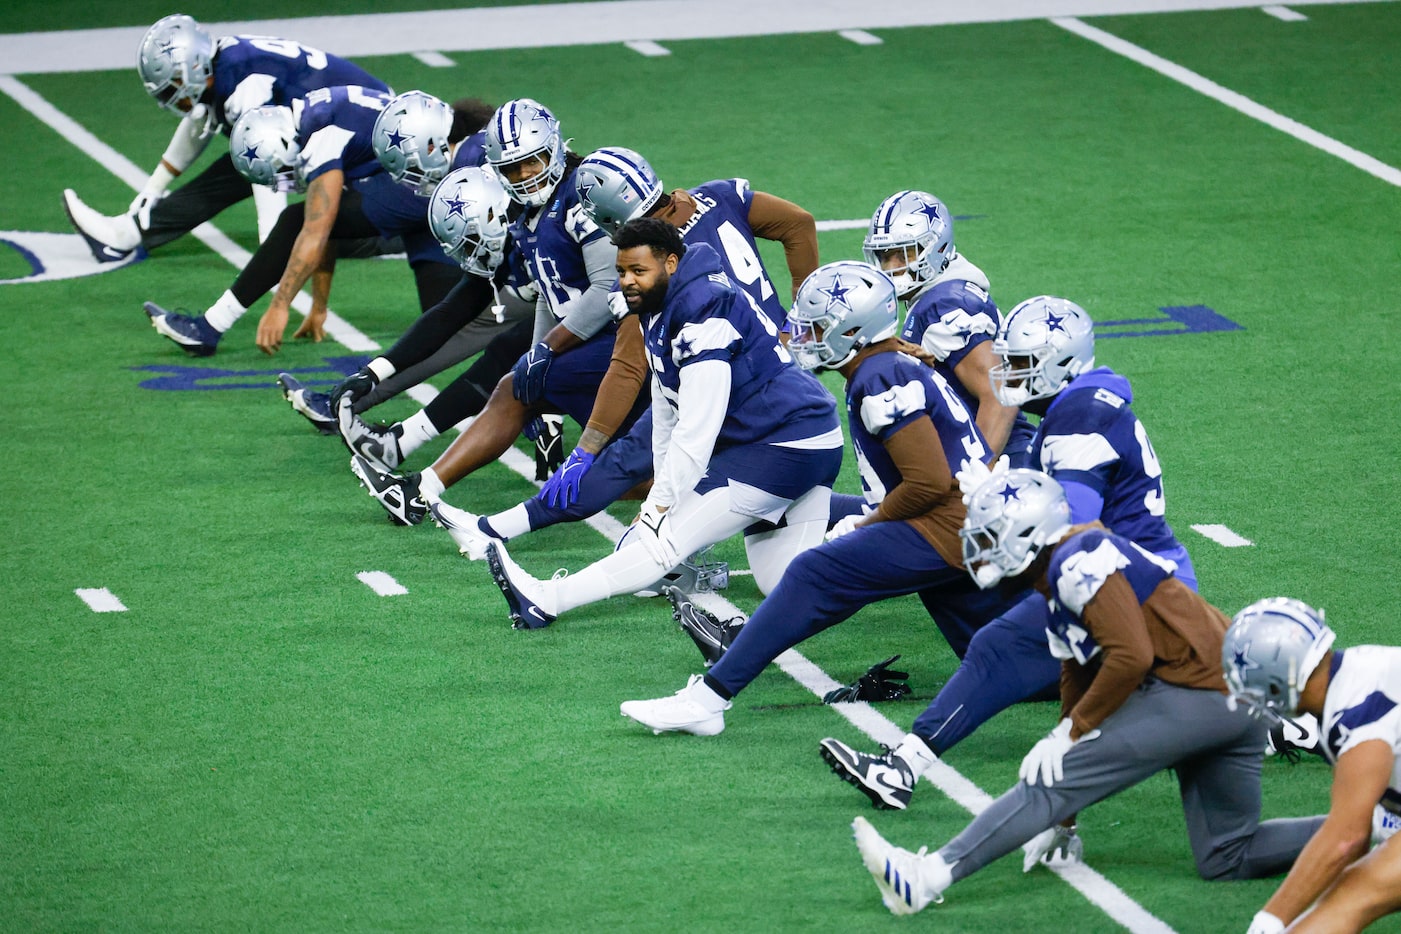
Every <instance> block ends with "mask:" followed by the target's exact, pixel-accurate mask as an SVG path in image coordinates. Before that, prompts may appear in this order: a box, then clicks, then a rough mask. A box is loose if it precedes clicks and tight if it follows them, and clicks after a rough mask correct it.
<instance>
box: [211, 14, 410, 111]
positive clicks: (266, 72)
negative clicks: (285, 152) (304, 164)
mask: <svg viewBox="0 0 1401 934" xmlns="http://www.w3.org/2000/svg"><path fill="white" fill-rule="evenodd" d="M346 85H355V86H357V87H363V88H374V89H375V90H378V91H388V90H389V85H387V84H385V83H384V82H383V81H381V80H379V79H378V78H376V77H375V76H374V75H372V74H370V73H369V72H367V71H366V70H365V69H363V68H361V67H360V66H359V65H354V64H351V63H350V62H348V61H346V60H345V59H343V58H341V57H340V56H337V55H328V54H326V53H325V52H322V51H321V50H320V49H312V48H308V47H307V46H304V45H302V44H301V43H300V42H294V41H292V40H291V39H274V38H271V37H269V36H223V37H221V38H220V39H219V41H218V44H217V46H216V48H215V50H214V89H213V94H212V99H211V100H210V105H211V106H212V107H213V110H214V119H215V120H216V121H217V122H218V123H219V125H220V126H221V127H222V128H223V129H224V130H225V132H227V131H228V130H229V129H230V128H231V127H232V126H233V125H234V124H235V123H237V122H238V118H239V117H240V116H242V115H243V113H244V111H247V110H251V109H253V108H254V107H261V106H262V105H264V104H276V105H277V106H279V107H290V106H292V101H294V100H296V99H298V98H300V97H305V96H306V95H307V94H309V93H311V92H312V91H315V90H316V89H317V88H332V87H343V86H346Z"/></svg>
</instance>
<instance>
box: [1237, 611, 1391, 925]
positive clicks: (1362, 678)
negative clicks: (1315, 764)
mask: <svg viewBox="0 0 1401 934" xmlns="http://www.w3.org/2000/svg"><path fill="white" fill-rule="evenodd" d="M1333 639H1334V635H1333V630H1331V629H1329V628H1328V626H1327V625H1325V624H1324V621H1323V611H1322V610H1316V609H1314V608H1313V607H1311V606H1309V605H1308V604H1306V603H1302V602H1300V601H1298V600H1290V599H1288V598H1285V597H1275V598H1272V599H1268V600H1261V601H1259V602H1258V603H1252V604H1251V605H1250V606H1248V607H1246V608H1245V609H1243V610H1241V611H1240V612H1239V613H1237V614H1236V616H1235V619H1234V620H1233V621H1232V623H1231V628H1230V629H1229V630H1228V631H1227V632H1226V640H1225V644H1224V645H1223V646H1222V650H1221V665H1222V667H1223V669H1224V670H1225V672H1226V685H1227V687H1228V688H1229V689H1230V692H1231V697H1232V699H1233V700H1234V701H1235V702H1236V704H1237V705H1240V706H1243V707H1245V708H1246V710H1247V711H1249V712H1251V713H1253V714H1255V715H1256V716H1259V717H1260V718H1261V719H1263V720H1265V721H1266V722H1267V723H1276V722H1280V721H1281V720H1293V719H1295V718H1297V717H1299V716H1300V715H1301V714H1311V715H1313V716H1314V717H1315V718H1317V720H1318V722H1319V723H1320V725H1321V732H1322V734H1323V751H1324V755H1325V756H1326V757H1327V759H1328V760H1329V761H1330V762H1331V763H1333V791H1332V794H1331V795H1330V801H1331V806H1330V808H1329V810H1328V816H1327V818H1326V819H1325V820H1324V821H1323V826H1322V827H1320V828H1319V829H1318V833H1316V834H1314V836H1313V839H1311V840H1310V841H1309V843H1308V845H1307V846H1305V847H1304V851H1303V852H1302V853H1300V854H1299V858H1298V859H1297V860H1295V862H1294V866H1293V868H1291V869H1290V870H1289V875H1288V876H1287V877H1286V878H1285V880H1284V883H1283V884H1282V885H1280V887H1279V889H1278V890H1277V891H1276V892H1275V894H1274V895H1273V896H1271V898H1270V900H1269V901H1268V902H1266V903H1265V907H1264V908H1263V909H1261V910H1260V912H1259V913H1257V914H1256V915H1255V918H1254V920H1253V921H1252V922H1251V924H1250V934H1279V932H1281V931H1283V930H1284V929H1285V928H1286V926H1287V927H1288V929H1289V930H1290V931H1300V932H1304V931H1309V932H1313V931H1316V932H1324V931H1327V932H1343V931H1360V930H1362V929H1363V928H1365V927H1366V926H1367V925H1369V924H1371V923H1372V922H1373V921H1375V920H1376V919H1378V918H1380V917H1382V916H1383V915H1386V914H1390V913H1392V912H1394V911H1401V834H1397V832H1396V831H1397V830H1398V829H1401V759H1398V758H1397V753H1401V648H1395V647H1392V646H1381V645H1361V646H1356V647H1354V648H1350V649H1335V648H1333ZM1369 844H1372V845H1374V846H1375V849H1372V850H1371V852H1370V853H1369V852H1368V849H1369ZM1310 905H1313V906H1314V907H1313V908H1312V910H1310V909H1309V906H1310ZM1301 916H1302V917H1301ZM1296 919H1297V920H1296Z"/></svg>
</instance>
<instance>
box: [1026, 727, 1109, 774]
mask: <svg viewBox="0 0 1401 934" xmlns="http://www.w3.org/2000/svg"><path fill="white" fill-rule="evenodd" d="M1098 735H1099V730H1090V732H1088V733H1086V734H1085V735H1084V736H1082V737H1080V738H1079V739H1078V740H1076V739H1071V738H1070V718H1069V717H1066V718H1065V719H1064V720H1062V721H1061V722H1060V723H1058V724H1056V728H1055V729H1054V730H1052V731H1051V732H1049V733H1047V734H1046V737H1045V739H1043V740H1041V742H1039V743H1037V744H1036V745H1035V746H1032V747H1031V752H1029V753H1027V754H1026V758H1025V759H1023V760H1022V767H1021V769H1019V770H1018V771H1017V777H1018V778H1020V779H1021V780H1022V781H1024V782H1026V783H1027V784H1028V785H1035V784H1036V783H1037V781H1038V779H1039V781H1040V783H1041V784H1043V785H1045V786H1046V787H1047V788H1050V787H1051V786H1052V785H1054V784H1055V783H1056V782H1058V781H1060V780H1061V779H1062V778H1064V777H1065V768H1064V762H1065V754H1066V753H1067V752H1069V751H1070V747H1071V746H1074V745H1075V744H1076V743H1088V742H1089V741H1090V740H1092V739H1094V738H1095V737H1096V736H1098Z"/></svg>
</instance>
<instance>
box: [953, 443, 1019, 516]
mask: <svg viewBox="0 0 1401 934" xmlns="http://www.w3.org/2000/svg"><path fill="white" fill-rule="evenodd" d="M1009 469H1010V466H1009V462H1008V460H1007V455H1006V454H1003V455H1002V456H1001V457H999V458H998V459H997V460H995V461H993V464H992V468H991V469H988V466H987V464H984V463H983V462H982V461H980V460H975V459H973V458H970V459H968V460H966V461H964V463H963V469H962V470H960V471H959V472H958V473H956V474H954V478H955V479H956V480H958V488H959V490H960V491H962V493H963V505H965V506H967V505H968V501H969V500H971V499H972V498H973V493H974V491H976V490H977V489H978V487H980V486H982V485H983V484H984V483H987V482H988V481H989V480H991V479H992V478H994V477H1001V476H1004V475H1005V474H1006V473H1007V471H1008V470H1009Z"/></svg>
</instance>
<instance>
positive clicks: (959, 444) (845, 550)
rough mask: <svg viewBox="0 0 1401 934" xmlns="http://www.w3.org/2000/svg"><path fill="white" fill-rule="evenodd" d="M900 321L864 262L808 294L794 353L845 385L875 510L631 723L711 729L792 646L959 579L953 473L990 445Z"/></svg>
mask: <svg viewBox="0 0 1401 934" xmlns="http://www.w3.org/2000/svg"><path fill="white" fill-rule="evenodd" d="M898 313H899V310H898V303H897V299H896V293H895V285H894V283H893V282H892V281H891V280H890V277H889V276H887V275H885V273H883V272H881V271H880V270H878V269H876V268H874V267H872V266H870V265H868V264H866V263H858V262H839V263H829V264H827V265H825V266H821V267H819V268H818V269H817V271H816V272H814V273H813V274H812V275H811V276H809V277H808V278H807V280H806V281H805V282H804V283H803V284H802V286H801V287H800V288H799V290H798V296H797V298H796V299H795V301H794V304H793V310H792V311H791V312H790V313H789V317H788V321H789V327H790V330H791V333H792V338H791V339H790V340H789V342H788V350H789V352H791V353H792V354H793V355H794V356H795V357H796V358H797V360H798V362H799V364H800V365H801V366H803V367H804V368H805V369H810V370H811V369H819V368H821V369H832V370H836V371H837V372H839V373H841V374H842V376H843V377H845V378H846V381H847V388H846V404H847V416H848V418H847V422H848V425H849V426H850V430H851V436H852V446H853V448H854V449H855V451H856V456H857V464H858V465H859V467H860V471H861V480H862V485H863V487H864V488H865V489H866V491H867V498H868V500H869V501H870V503H871V505H872V507H873V509H872V511H871V512H869V513H866V514H864V515H851V516H848V517H847V518H845V519H843V520H842V521H841V522H840V523H838V524H837V525H836V526H834V527H833V528H832V530H831V531H830V532H828V533H827V536H826V538H827V540H826V541H825V542H824V543H823V544H821V545H818V546H817V547H814V548H812V549H810V550H807V551H804V552H802V553H801V554H799V555H798V556H797V558H796V559H794V560H793V562H792V563H791V564H790V565H789V566H788V568H787V570H786V572H785V573H784V574H783V576H782V578H781V579H780V580H779V581H778V585H777V586H776V587H775V588H773V589H772V591H771V592H770V593H769V595H768V597H766V598H765V599H764V601H763V602H762V603H761V604H759V608H758V609H757V610H756V611H755V613H754V615H753V616H752V617H751V618H750V619H749V621H748V622H747V623H746V624H745V625H744V627H743V629H742V630H741V631H740V632H739V635H738V636H736V637H735V638H734V641H733V642H732V643H731V644H730V646H729V647H728V649H726V650H725V652H724V654H723V655H721V656H720V658H719V660H718V661H716V662H715V663H714V664H712V665H711V667H710V670H709V671H708V672H706V673H705V675H704V676H701V675H696V676H694V677H692V678H691V680H690V682H689V683H688V684H687V685H686V687H684V688H682V689H681V690H680V691H678V692H677V693H676V694H674V695H672V696H671V697H664V698H660V699H656V700H642V701H626V702H624V703H623V704H622V707H621V711H622V713H623V714H624V715H626V716H628V717H631V718H632V719H634V720H637V721H638V722H639V723H642V724H643V725H644V726H647V727H649V728H651V729H652V730H653V731H654V732H657V733H660V732H663V731H681V732H687V733H692V734H695V735H699V736H710V735H714V734H716V733H719V732H721V731H722V730H723V729H724V728H725V718H724V711H726V710H728V709H729V707H730V705H731V702H732V699H733V698H734V696H735V695H736V694H738V693H739V692H740V691H741V690H743V689H744V688H745V687H746V686H748V685H749V684H750V682H752V681H753V680H754V679H755V678H756V677H758V675H759V673H760V672H761V671H763V669H764V668H765V667H766V666H767V665H768V664H769V662H771V661H773V660H774V659H775V658H777V657H778V656H779V655H780V654H781V653H782V652H784V651H785V650H787V649H789V648H791V647H792V646H794V645H797V644H798V643H800V642H802V641H803V640H804V639H807V638H809V637H810V636H813V635H815V634H817V633H819V632H821V631H823V630H824V629H827V628H828V627H831V626H835V625H836V624H837V623H840V622H842V621H843V620H845V619H847V618H849V617H850V616H851V615H852V614H854V613H855V612H856V611H857V610H859V609H861V608H862V607H864V606H866V605H868V604H870V603H874V602H876V601H878V600H884V599H888V598H890V597H895V596H900V595H903V594H908V593H916V592H919V591H921V590H924V589H926V588H938V587H941V586H954V585H959V584H961V582H962V579H963V578H964V577H965V576H966V575H965V574H964V571H963V562H962V558H961V552H960V550H959V544H958V530H959V528H960V526H961V525H962V522H963V503H962V501H961V499H960V494H959V489H958V482H957V480H956V479H955V474H956V473H957V472H958V471H960V470H962V469H964V467H965V462H966V461H968V460H970V459H971V460H982V459H983V458H985V457H987V456H988V452H987V447H986V444H985V442H984V441H983V436H982V432H980V431H979V430H978V426H977V425H976V424H975V423H974V421H973V417H972V415H971V414H970V413H969V411H968V409H967V407H966V406H964V404H963V401H962V400H961V399H960V398H959V397H958V395H957V394H956V393H954V391H953V390H952V389H951V388H950V387H949V385H948V383H947V382H946V381H945V380H944V378H943V376H941V375H940V374H938V373H937V372H935V371H934V370H932V369H930V368H929V367H928V366H926V365H924V364H923V363H922V362H920V361H919V360H916V359H915V358H914V357H912V356H909V355H908V354H906V353H904V352H903V351H902V347H903V346H905V345H904V343H903V342H902V341H901V340H900V339H899V338H898V337H897V336H896V327H897V322H898ZM649 348H650V345H649ZM566 580H567V578H566ZM955 608H956V605H951V606H950V608H949V612H952V611H953V610H954V609H955ZM971 628H976V624H975V625H973V626H972V627H971Z"/></svg>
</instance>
